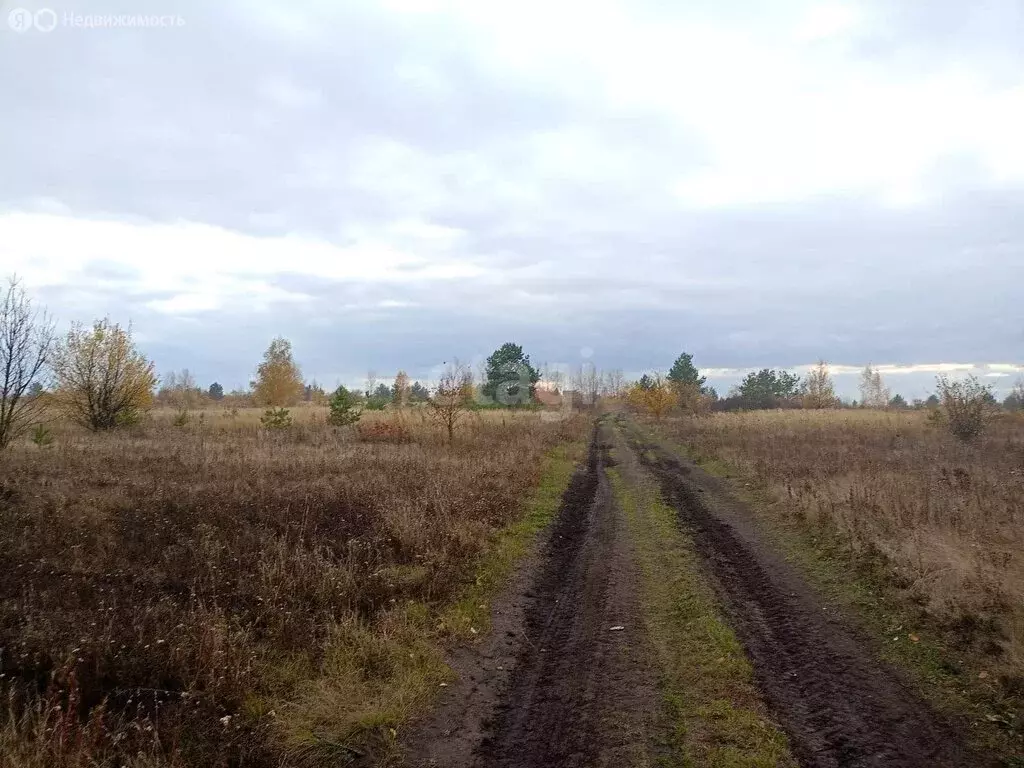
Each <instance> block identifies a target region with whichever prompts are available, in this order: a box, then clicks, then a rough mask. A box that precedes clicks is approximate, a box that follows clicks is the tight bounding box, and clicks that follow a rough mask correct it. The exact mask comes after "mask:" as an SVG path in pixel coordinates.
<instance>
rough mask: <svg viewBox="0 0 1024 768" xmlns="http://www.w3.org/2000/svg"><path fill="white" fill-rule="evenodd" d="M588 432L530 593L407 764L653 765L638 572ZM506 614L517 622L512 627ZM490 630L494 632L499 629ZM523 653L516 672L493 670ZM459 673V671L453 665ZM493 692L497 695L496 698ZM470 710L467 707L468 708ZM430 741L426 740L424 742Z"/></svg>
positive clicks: (597, 439) (513, 593) (518, 595)
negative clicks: (512, 654)
mask: <svg viewBox="0 0 1024 768" xmlns="http://www.w3.org/2000/svg"><path fill="white" fill-rule="evenodd" d="M608 461H609V459H608V454H607V446H606V445H603V444H602V442H601V435H600V431H599V430H598V429H595V431H594V435H593V438H592V440H591V443H590V448H589V452H588V456H587V462H586V464H585V465H584V466H583V467H581V468H580V469H579V470H578V471H577V472H576V474H575V475H574V477H573V479H572V481H571V482H570V484H569V487H568V488H567V490H566V492H565V495H564V497H563V499H562V505H561V509H560V511H559V514H558V517H557V519H556V521H555V522H554V524H553V526H552V528H551V531H550V533H549V536H548V538H547V541H546V543H545V544H544V545H543V546H542V547H541V550H540V552H539V553H538V555H539V556H538V557H537V558H536V560H537V562H535V563H534V566H533V578H532V582H531V583H530V584H529V586H526V587H525V590H524V591H519V589H522V585H520V587H519V588H517V587H516V586H513V588H512V589H511V590H510V594H507V595H505V596H504V597H503V598H502V600H501V601H500V605H499V607H498V611H499V613H500V614H501V618H502V626H501V627H500V630H503V631H502V632H501V636H498V637H495V638H492V640H491V641H490V643H491V644H493V643H497V647H492V646H491V645H488V646H486V647H485V648H484V649H483V650H482V652H481V654H480V656H481V662H482V663H481V664H477V665H473V664H472V663H470V664H466V662H465V660H461V666H462V669H463V671H464V672H465V674H463V676H462V680H461V681H460V688H459V689H456V690H453V691H451V692H450V693H448V695H446V696H445V701H443V702H442V704H441V710H440V711H439V712H438V714H437V715H435V716H434V717H433V718H432V719H431V721H429V722H428V723H426V724H424V725H423V726H421V728H420V731H419V733H417V734H416V735H414V737H413V739H412V742H413V746H412V748H411V749H410V750H409V753H408V757H407V765H416V766H421V765H443V766H445V767H446V768H456V767H460V768H461V766H487V768H513V767H515V768H541V767H542V766H543V767H544V768H558V767H562V766H564V767H565V768H576V767H579V768H583V767H584V766H609V767H611V766H630V765H644V764H649V759H648V755H649V754H650V742H651V738H652V730H653V722H654V720H655V719H656V717H657V713H658V711H659V709H660V707H661V704H660V699H659V694H658V691H657V680H656V675H655V671H654V670H653V669H652V667H651V666H650V663H649V659H650V656H651V654H650V650H649V647H648V643H647V640H646V637H645V636H644V634H643V630H642V616H641V613H640V608H639V602H638V589H639V586H638V584H639V575H638V573H637V572H636V567H635V564H634V562H633V557H632V553H631V552H630V549H629V544H628V537H627V535H626V532H625V531H624V530H622V527H623V526H624V521H623V520H622V519H621V517H620V516H619V515H617V514H616V509H615V506H614V502H613V498H612V491H611V487H610V485H609V482H608V477H607V474H606V472H605V467H606V465H607V463H608ZM509 615H513V616H518V617H520V620H521V621H522V629H521V632H517V631H516V629H515V628H513V627H509V626H508V624H509V622H508V618H509ZM496 629H497V627H496ZM510 643H513V644H515V645H517V646H518V653H517V654H516V656H515V659H514V666H513V669H512V672H511V674H503V673H504V672H507V670H503V669H499V668H498V667H504V664H496V663H494V662H495V661H500V660H501V659H502V658H508V656H507V654H508V653H509V644H510ZM456 666H457V667H458V666H460V664H457V665H456ZM495 685H497V686H499V687H500V689H501V690H500V693H499V695H498V696H494V695H492V691H493V688H494V687H495ZM467 700H468V701H469V702H470V703H469V705H468V706H466V705H465V704H463V702H465V701H467ZM424 734H426V737H424Z"/></svg>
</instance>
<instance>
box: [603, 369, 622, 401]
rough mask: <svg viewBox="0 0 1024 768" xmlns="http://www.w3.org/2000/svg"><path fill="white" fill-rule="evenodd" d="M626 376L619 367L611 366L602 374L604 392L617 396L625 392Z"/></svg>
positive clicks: (610, 395)
mask: <svg viewBox="0 0 1024 768" xmlns="http://www.w3.org/2000/svg"><path fill="white" fill-rule="evenodd" d="M625 389H626V377H625V375H624V374H623V373H622V369H621V368H612V369H611V370H610V371H605V374H604V387H603V391H604V394H606V395H608V396H609V397H619V396H620V395H622V394H623V393H624V392H625Z"/></svg>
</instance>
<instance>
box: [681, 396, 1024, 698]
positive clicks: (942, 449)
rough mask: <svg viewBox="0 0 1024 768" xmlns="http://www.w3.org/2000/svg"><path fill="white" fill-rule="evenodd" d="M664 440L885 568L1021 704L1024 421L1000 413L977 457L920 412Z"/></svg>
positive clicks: (717, 429) (728, 425)
mask: <svg viewBox="0 0 1024 768" xmlns="http://www.w3.org/2000/svg"><path fill="white" fill-rule="evenodd" d="M666 430H667V431H668V432H669V433H670V434H672V436H673V437H674V438H675V439H676V441H677V442H679V443H682V444H685V445H686V446H687V448H688V450H689V451H690V452H691V453H692V454H693V455H694V456H695V457H696V458H698V459H705V460H708V459H710V460H712V461H715V460H718V461H722V462H725V463H726V464H727V465H728V466H730V467H732V468H736V469H738V470H739V471H740V474H741V475H742V476H743V477H745V478H747V479H748V480H750V481H751V484H752V485H754V486H756V487H757V488H758V489H763V490H767V491H768V493H769V495H770V497H771V498H773V499H775V500H777V501H781V502H782V503H781V504H779V505H778V508H779V509H780V510H782V511H784V513H785V514H789V515H792V516H795V517H796V518H797V519H799V520H802V521H805V522H806V523H807V524H808V525H809V526H821V527H824V528H827V529H828V530H829V531H830V532H833V533H835V534H838V537H839V538H840V540H841V541H842V542H844V543H845V544H846V545H847V546H848V547H849V548H850V549H852V550H853V551H855V552H858V553H862V554H866V555H875V556H879V557H880V558H882V560H883V562H884V563H885V565H886V567H887V570H888V571H889V572H890V573H891V574H892V575H893V577H894V579H893V581H894V583H895V584H896V585H897V586H898V588H899V590H900V592H901V594H902V595H903V596H904V597H906V598H907V599H908V600H910V601H913V602H914V603H917V604H919V605H920V606H921V607H922V608H923V609H924V610H926V611H927V613H928V615H930V616H932V617H934V618H935V619H937V620H938V621H939V622H941V623H942V625H943V626H945V627H946V628H948V629H949V630H950V632H951V634H952V635H954V636H961V637H962V638H963V639H964V642H966V643H973V644H975V645H976V646H977V647H976V648H975V650H976V651H977V652H979V653H981V654H983V655H984V656H986V657H987V658H988V660H987V662H986V664H987V666H988V667H989V668H990V669H992V670H993V678H994V679H997V680H999V681H1000V682H1001V683H1002V684H1003V685H1004V686H1005V687H1006V689H1007V692H1008V693H1011V694H1016V695H1019V694H1020V693H1021V692H1022V689H1024V420H1021V419H1019V418H1015V417H1013V416H1011V415H1004V416H1003V417H1001V418H1000V419H999V420H997V421H996V422H995V423H993V424H992V425H991V426H990V428H989V430H988V431H987V432H986V433H985V435H984V436H983V437H982V438H981V439H980V440H979V441H978V442H977V443H976V444H973V445H970V444H964V443H961V442H959V441H958V440H956V439H954V438H953V437H952V436H951V435H950V434H949V433H948V432H947V431H946V430H945V429H944V428H943V427H942V426H941V425H935V424H932V423H930V422H929V420H928V419H927V418H926V415H925V414H924V413H921V412H879V411H849V410H844V411H762V412H752V413H739V414H716V415H714V416H712V417H709V418H705V419H691V420H686V421H680V422H677V423H674V424H672V425H671V426H667V427H666Z"/></svg>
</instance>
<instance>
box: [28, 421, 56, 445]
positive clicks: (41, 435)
mask: <svg viewBox="0 0 1024 768" xmlns="http://www.w3.org/2000/svg"><path fill="white" fill-rule="evenodd" d="M32 442H33V443H35V444H36V445H38V446H39V447H40V448H45V447H46V446H48V445H50V444H51V443H53V433H52V432H50V430H48V429H47V428H46V427H44V426H43V425H42V424H37V425H36V428H35V429H33V430H32Z"/></svg>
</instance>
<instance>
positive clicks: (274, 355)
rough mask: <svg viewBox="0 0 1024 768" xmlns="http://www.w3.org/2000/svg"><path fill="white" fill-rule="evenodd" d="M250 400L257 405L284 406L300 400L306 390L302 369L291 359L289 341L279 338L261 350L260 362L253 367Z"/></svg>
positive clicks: (290, 344)
mask: <svg viewBox="0 0 1024 768" xmlns="http://www.w3.org/2000/svg"><path fill="white" fill-rule="evenodd" d="M252 390H253V393H252V394H253V401H254V402H255V403H256V404H257V405H265V406H268V407H274V408H283V407H285V406H289V405H295V404H296V403H297V402H299V399H300V398H301V397H302V394H303V392H304V391H305V386H304V385H303V383H302V372H301V371H300V370H299V366H298V365H296V364H295V360H294V359H293V358H292V343H291V342H290V341H288V339H285V338H282V337H280V336H279V337H278V338H276V339H274V340H273V341H271V342H270V346H269V347H267V351H266V352H264V353H263V362H262V363H260V364H259V366H257V368H256V381H254V382H253V383H252Z"/></svg>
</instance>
